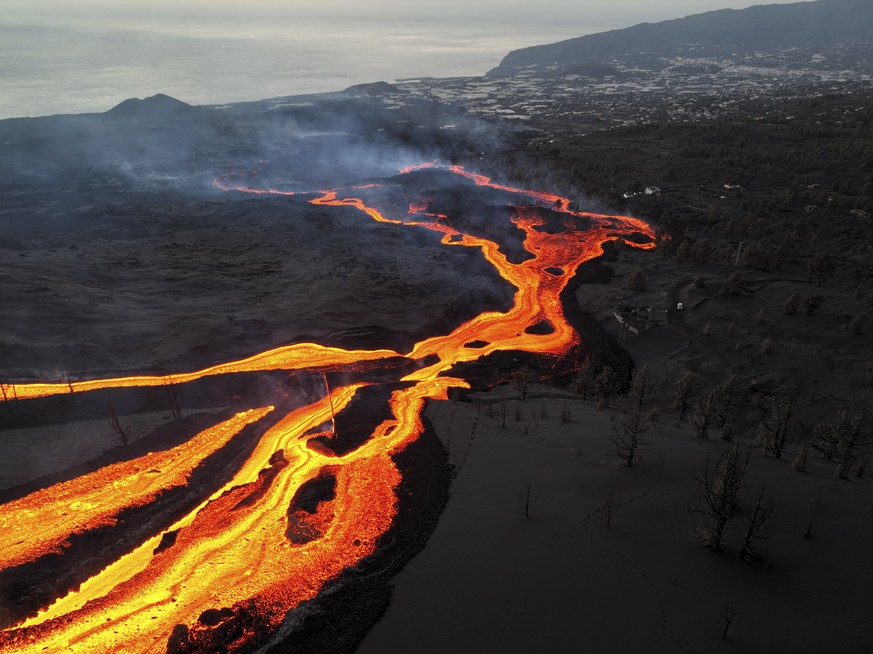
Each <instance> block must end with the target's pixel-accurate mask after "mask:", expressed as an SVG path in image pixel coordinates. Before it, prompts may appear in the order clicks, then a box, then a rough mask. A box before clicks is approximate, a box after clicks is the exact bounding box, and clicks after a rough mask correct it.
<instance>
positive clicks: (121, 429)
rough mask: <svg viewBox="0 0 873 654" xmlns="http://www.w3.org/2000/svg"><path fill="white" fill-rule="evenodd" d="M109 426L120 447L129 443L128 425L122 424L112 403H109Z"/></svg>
mask: <svg viewBox="0 0 873 654" xmlns="http://www.w3.org/2000/svg"><path fill="white" fill-rule="evenodd" d="M109 428H110V429H111V430H112V432H113V433H114V434H115V437H116V439H117V440H118V444H119V445H120V446H122V447H127V445H128V444H129V443H130V425H129V424H128V425H127V426H124V425H122V424H121V421H120V420H119V419H118V414H117V413H116V412H115V405H113V404H110V405H109Z"/></svg>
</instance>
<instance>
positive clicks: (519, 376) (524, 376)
mask: <svg viewBox="0 0 873 654" xmlns="http://www.w3.org/2000/svg"><path fill="white" fill-rule="evenodd" d="M536 379H537V375H536V373H535V372H534V371H533V369H532V368H531V367H530V366H522V367H521V368H520V369H519V370H517V371H515V372H514V373H512V380H511V384H512V387H513V388H514V389H515V390H516V391H517V392H518V397H519V399H521V401H522V402H523V401H524V400H526V399H527V394H528V393H529V392H530V387H531V385H532V384H533V383H534V382H535V381H536Z"/></svg>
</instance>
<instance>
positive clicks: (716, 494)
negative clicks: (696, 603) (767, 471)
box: [691, 443, 749, 552]
mask: <svg viewBox="0 0 873 654" xmlns="http://www.w3.org/2000/svg"><path fill="white" fill-rule="evenodd" d="M748 468H749V448H746V447H740V446H739V445H738V444H736V443H733V444H731V445H730V447H727V448H724V449H721V450H720V451H719V453H718V455H717V456H716V455H714V454H713V450H709V452H707V455H706V459H705V460H704V462H703V465H702V467H701V469H700V471H699V472H698V473H697V478H696V481H697V492H698V495H699V496H700V499H701V501H700V503H699V504H696V505H694V504H692V506H691V509H692V510H693V511H695V512H697V513H703V514H705V515H706V518H705V519H704V520H702V521H701V522H700V523H699V524H698V525H697V528H696V529H695V534H696V535H697V538H698V540H700V542H701V543H702V544H703V546H704V547H705V548H706V549H708V550H711V551H713V552H720V551H721V550H723V549H724V542H723V537H724V528H725V526H726V525H727V523H728V522H729V521H730V520H732V519H733V517H734V514H735V513H736V510H737V507H738V506H739V502H740V500H741V499H742V491H743V482H744V479H745V476H746V471H747V470H748Z"/></svg>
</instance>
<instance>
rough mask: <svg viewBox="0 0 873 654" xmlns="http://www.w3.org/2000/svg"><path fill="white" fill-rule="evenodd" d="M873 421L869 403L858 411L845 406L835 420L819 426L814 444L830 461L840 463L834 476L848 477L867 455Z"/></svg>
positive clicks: (817, 426)
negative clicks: (868, 406) (872, 422)
mask: <svg viewBox="0 0 873 654" xmlns="http://www.w3.org/2000/svg"><path fill="white" fill-rule="evenodd" d="M869 423H870V420H869V415H868V410H867V407H866V406H865V405H861V406H860V407H859V411H858V412H857V413H854V414H852V413H850V412H849V411H848V410H846V409H843V410H842V411H840V413H839V414H838V415H837V417H836V418H835V419H834V420H831V421H827V422H822V423H819V424H818V425H816V427H815V436H816V440H815V442H814V444H813V447H815V448H816V449H818V450H820V451H821V452H822V454H823V455H824V457H825V459H827V460H829V461H830V460H834V461H836V463H837V467H836V470H835V471H834V476H836V477H838V478H839V479H847V478H848V477H849V474H850V473H851V471H852V467H853V466H854V465H855V463H856V462H857V461H858V460H859V459H860V458H861V457H863V456H864V454H865V453H866V452H867V450H868V448H869V447H870V444H871V438H870V424H869Z"/></svg>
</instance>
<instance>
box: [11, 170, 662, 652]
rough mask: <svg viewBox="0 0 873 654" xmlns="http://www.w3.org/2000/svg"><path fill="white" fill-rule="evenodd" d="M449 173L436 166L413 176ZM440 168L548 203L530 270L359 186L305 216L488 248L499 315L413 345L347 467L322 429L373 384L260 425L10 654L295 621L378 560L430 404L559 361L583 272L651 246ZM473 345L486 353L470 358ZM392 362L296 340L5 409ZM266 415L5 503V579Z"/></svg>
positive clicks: (519, 218)
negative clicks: (165, 520) (535, 363)
mask: <svg viewBox="0 0 873 654" xmlns="http://www.w3.org/2000/svg"><path fill="white" fill-rule="evenodd" d="M437 166H438V164H437V163H436V162H433V163H430V164H424V165H422V166H413V167H410V168H408V169H404V170H403V171H402V172H403V173H404V174H410V173H413V172H414V171H415V170H419V169H421V168H424V167H437ZM443 170H445V171H446V174H454V175H455V176H457V177H459V178H461V179H462V180H468V181H465V182H463V183H470V182H472V183H473V184H475V185H478V186H483V187H488V188H491V189H494V190H499V191H502V192H505V193H509V194H514V195H516V196H519V197H521V198H526V199H527V200H528V201H530V200H534V201H537V202H540V203H542V205H543V207H542V208H537V207H530V206H528V207H517V208H516V209H515V213H514V217H513V218H512V222H513V223H514V225H515V226H516V227H517V228H518V229H520V230H522V232H523V233H524V235H525V240H524V247H525V249H526V250H527V251H528V252H529V253H530V254H531V255H532V256H531V257H530V258H529V259H527V260H525V261H523V262H521V263H512V262H510V261H509V260H507V257H506V256H505V255H504V254H503V253H502V252H501V251H500V247H499V245H498V244H497V243H495V242H493V241H491V240H488V239H486V238H482V237H479V236H474V235H471V234H466V233H462V232H460V231H458V230H457V229H455V228H454V227H453V226H452V224H451V223H450V220H449V218H448V217H447V216H445V215H441V214H436V213H429V212H428V209H429V207H428V201H427V200H424V199H416V200H415V201H413V202H411V203H410V204H409V208H408V212H407V213H406V214H405V215H404V216H402V217H392V216H388V215H385V213H383V211H381V210H379V209H377V208H375V207H372V206H369V205H368V204H367V203H366V202H365V200H364V199H361V198H358V197H350V196H347V195H346V193H347V192H349V191H350V190H351V189H349V188H347V189H333V190H329V191H323V192H321V193H319V194H316V195H315V196H314V197H311V199H309V202H311V203H312V204H314V205H319V206H325V207H347V208H352V209H355V210H357V211H359V212H361V213H362V214H363V215H365V216H367V217H368V218H369V219H371V220H375V221H379V222H383V223H387V224H391V225H396V226H398V228H400V227H414V228H423V229H428V230H431V231H433V232H436V233H438V234H441V235H442V236H441V239H442V242H443V243H444V244H445V245H447V246H452V247H472V248H478V249H480V250H481V252H482V254H483V256H484V257H485V259H486V260H487V261H488V262H489V263H490V264H491V265H493V266H494V268H495V269H496V270H497V272H498V273H499V274H500V275H501V276H502V277H503V279H505V280H506V281H507V282H508V283H510V284H511V285H512V286H513V287H514V288H515V289H516V290H515V295H514V301H513V305H512V307H511V308H510V309H509V310H507V311H505V312H495V311H490V312H483V313H481V314H479V315H477V316H476V317H474V318H472V319H471V320H469V321H467V322H465V323H464V324H462V325H460V326H458V327H457V328H455V329H454V330H453V331H451V332H450V333H448V334H444V335H440V336H434V337H431V338H426V339H423V340H421V341H420V342H418V343H417V344H416V345H415V346H414V348H413V349H412V351H411V352H410V353H409V354H407V355H406V357H407V358H408V359H410V360H415V361H419V362H424V361H425V359H427V362H426V365H422V366H421V367H419V368H418V369H417V370H415V371H414V372H412V373H409V374H407V375H406V376H405V377H403V379H402V380H401V381H403V382H407V383H406V384H405V385H404V386H403V388H401V389H400V390H395V391H394V392H393V394H392V395H391V398H390V401H389V404H390V409H391V414H392V417H391V418H390V419H388V420H385V421H384V422H382V423H381V424H380V425H378V426H377V427H376V429H375V430H374V432H373V434H372V435H371V437H370V438H369V439H368V440H366V441H365V442H364V443H363V445H360V446H359V447H357V448H356V449H353V450H352V451H350V452H348V453H346V454H343V455H336V454H333V453H331V452H330V451H329V450H327V449H326V448H324V447H321V446H317V445H315V444H313V443H312V442H311V441H312V439H314V438H316V437H321V438H324V437H327V438H330V437H331V434H330V433H322V432H319V431H318V429H320V428H321V429H323V425H325V424H330V423H331V421H332V417H333V414H334V412H336V413H341V412H343V411H344V410H345V409H346V408H347V407H348V405H349V403H350V402H352V400H353V399H354V398H355V396H356V394H357V393H358V391H359V390H360V389H361V388H363V386H364V384H357V385H350V386H343V387H339V388H333V389H331V392H330V394H329V395H328V396H326V397H324V398H322V399H320V400H318V401H316V402H313V403H311V404H309V405H307V406H303V407H301V408H298V409H296V410H294V411H292V412H290V413H289V414H287V415H285V416H283V417H281V418H280V419H279V420H278V422H276V423H275V424H274V425H273V426H272V427H270V428H269V429H266V431H265V432H264V434H263V435H262V436H261V437H260V440H259V442H258V444H257V445H256V447H255V449H254V451H253V452H252V454H251V455H250V456H249V458H248V459H247V461H246V462H245V463H244V464H243V465H242V467H241V468H240V469H239V470H238V471H237V472H236V473H235V475H234V477H233V479H232V480H231V481H229V482H228V483H227V484H225V485H224V486H223V487H222V488H221V489H219V490H218V491H217V492H215V493H214V494H213V495H212V496H211V497H209V498H207V499H206V500H204V501H203V502H202V503H201V504H200V505H199V506H198V507H196V508H195V509H194V510H192V511H189V512H187V513H185V514H184V515H181V516H179V517H178V519H176V521H175V523H174V524H173V525H172V526H171V527H170V528H169V529H166V530H164V531H162V532H161V533H158V534H155V535H154V536H153V537H152V538H150V539H149V540H148V541H146V542H143V543H141V544H139V545H138V546H137V547H136V548H134V549H132V550H131V551H130V552H128V553H127V554H126V555H124V556H123V557H121V558H119V559H118V560H116V561H114V562H111V563H109V565H108V566H107V567H106V568H105V569H104V570H103V571H101V572H100V573H98V574H96V575H94V576H93V577H92V578H90V579H88V580H87V581H86V582H84V583H83V584H82V586H81V587H80V588H79V589H78V590H76V591H73V592H70V593H69V594H67V595H66V596H64V597H59V598H58V599H57V600H56V601H55V602H54V603H53V604H51V605H50V606H46V607H44V608H43V609H42V610H41V611H40V612H39V613H38V614H37V615H34V616H31V617H29V618H28V619H26V620H25V621H23V622H22V623H21V624H18V625H16V626H15V627H12V628H10V629H7V630H5V631H3V632H0V651H3V652H61V651H64V652H68V651H72V652H110V651H118V652H156V651H166V648H167V642H168V640H169V638H170V637H171V634H175V635H174V637H178V635H179V633H182V634H183V635H184V637H185V638H187V639H188V641H189V643H191V644H192V645H191V646H192V647H194V648H195V649H197V651H207V650H208V648H209V647H210V645H208V644H207V643H208V642H209V641H208V636H209V633H208V632H209V627H208V626H207V625H205V624H204V623H203V622H201V621H199V620H198V618H199V616H201V614H203V612H204V611H207V610H209V609H223V608H229V609H232V610H234V611H235V612H236V613H237V614H246V615H249V616H250V617H251V616H252V615H254V616H255V617H256V618H257V619H256V620H254V618H253V621H252V622H251V624H255V625H256V626H255V627H251V626H250V627H248V628H247V629H248V630H246V629H243V630H242V632H240V633H239V634H237V636H236V640H234V642H231V643H224V644H223V646H224V647H226V648H227V649H226V651H236V650H237V649H238V648H239V647H242V646H243V645H245V644H246V643H247V642H248V641H249V640H251V639H254V638H255V637H256V636H259V635H263V634H258V633H255V632H256V631H258V630H268V631H269V630H272V629H275V628H276V627H278V625H279V624H280V623H281V621H282V620H283V618H284V616H285V615H286V613H287V612H288V611H289V610H290V609H292V608H294V607H295V606H297V605H298V604H299V603H300V602H301V601H303V600H307V599H311V598H313V597H315V596H316V595H317V594H318V593H319V591H320V590H321V589H322V588H323V586H324V585H325V584H326V583H327V582H329V581H330V580H332V579H335V578H336V577H337V576H338V575H339V574H340V573H341V572H342V571H343V570H344V569H345V568H346V567H348V566H351V565H355V564H357V563H358V562H360V561H361V560H362V559H363V558H364V557H366V556H367V555H369V554H371V553H372V552H373V551H374V550H375V548H376V547H377V544H378V541H379V538H380V537H381V536H382V535H383V534H384V533H385V532H386V531H387V530H388V529H389V527H390V526H391V524H392V523H393V520H394V517H395V514H396V502H397V497H396V492H395V490H396V488H397V485H398V484H399V482H400V473H399V471H398V470H397V468H396V466H395V464H394V462H393V460H392V458H391V457H392V455H393V454H396V453H397V452H399V451H401V450H402V449H403V448H404V447H406V446H407V445H408V444H409V443H411V442H413V441H414V440H415V439H416V438H418V436H419V435H420V434H421V431H422V429H423V426H422V419H421V415H422V411H423V410H424V406H425V402H426V401H427V400H434V399H445V398H446V397H447V393H448V390H449V389H450V388H466V387H469V385H468V383H467V382H466V381H465V380H464V379H461V378H460V377H458V376H452V369H453V368H454V367H455V366H456V365H457V364H459V363H464V362H471V361H475V360H477V359H480V358H482V357H484V356H487V355H489V354H491V353H493V352H497V351H501V350H504V351H505V350H521V351H526V352H531V353H536V354H540V355H549V356H559V355H561V354H562V353H565V352H566V351H567V350H568V349H569V348H570V347H572V346H574V345H576V344H577V343H578V342H579V335H578V334H577V333H576V332H575V330H574V329H573V328H572V326H571V325H570V324H569V323H568V322H567V320H566V318H565V316H564V310H563V306H562V304H561V300H560V294H561V291H563V289H564V288H565V287H566V285H567V283H568V282H569V280H570V279H571V278H572V277H573V275H574V274H575V272H576V269H577V268H578V266H579V265H580V264H581V263H583V262H585V261H587V260H589V259H591V258H593V257H596V256H598V255H600V254H601V253H602V246H603V244H604V243H605V242H607V241H610V240H616V239H619V238H622V236H621V235H622V234H625V233H627V232H640V233H642V234H644V235H645V236H647V237H649V238H652V237H653V236H654V234H653V232H652V230H651V228H650V227H649V226H648V225H647V224H646V223H644V222H643V221H640V220H637V219H634V218H629V217H623V216H607V215H600V214H592V213H585V212H576V211H571V210H570V206H571V203H570V202H569V200H568V199H567V198H564V197H561V196H557V195H553V194H549V193H543V192H538V191H528V190H523V189H516V188H513V187H510V186H506V185H500V184H495V183H493V182H492V181H491V180H490V179H489V178H487V177H484V176H482V175H477V174H474V173H470V172H467V171H466V170H464V169H463V168H462V167H460V166H451V167H449V168H445V169H443ZM234 177H235V176H234V175H224V176H221V177H218V178H216V180H215V185H216V186H217V187H218V188H222V189H225V190H232V191H237V192H244V193H252V194H273V195H293V193H290V192H284V191H277V190H271V189H255V188H251V187H249V186H244V185H236V184H234V182H233V180H234ZM374 187H375V185H368V186H366V187H352V188H359V189H370V188H374ZM543 208H545V209H548V210H549V211H551V212H556V213H558V214H562V215H563V218H562V219H564V230H563V231H560V232H558V233H555V230H554V229H551V230H540V229H538V227H542V226H543V225H544V224H545V220H546V219H545V218H544V216H543V210H542V209H543ZM581 219H584V223H585V224H584V226H583V225H582V222H583V220H581ZM632 244H633V243H632ZM638 247H652V245H651V244H650V243H645V244H643V245H639V246H638ZM544 321H545V322H548V324H549V325H550V326H551V327H552V329H551V330H550V331H549V332H548V333H546V334H540V333H536V334H532V333H528V330H529V329H530V328H531V327H533V326H535V325H538V324H540V323H542V322H544ZM473 341H477V342H478V343H484V345H483V346H482V347H476V348H472V347H467V345H466V344H469V343H471V342H473ZM397 356H399V355H398V354H397V353H396V352H394V351H392V350H390V349H383V350H343V349H341V348H334V347H326V346H322V345H318V344H314V343H301V344H296V345H290V346H285V347H280V348H276V349H273V350H269V351H267V352H262V353H260V354H256V355H254V356H251V357H248V358H246V359H242V360H239V361H233V362H227V363H220V364H217V365H215V366H211V367H209V368H206V369H203V370H199V371H195V372H188V373H177V374H171V375H165V376H138V377H124V378H112V379H94V380H84V381H73V382H71V383H70V384H68V383H66V382H64V383H38V384H33V383H16V384H14V385H13V386H11V387H7V390H8V391H9V393H8V395H9V397H12V396H13V395H14V396H15V397H17V398H18V400H19V401H21V400H26V399H28V398H36V397H43V396H48V395H57V394H63V393H70V392H73V393H82V392H88V391H92V390H96V389H100V388H109V387H143V386H159V385H161V384H167V383H173V384H181V383H186V382H190V381H193V380H196V379H199V378H202V377H205V376H210V375H226V374H233V373H239V372H251V371H266V370H323V369H343V368H345V369H354V368H355V366H359V365H360V364H362V363H364V362H368V363H373V362H380V361H387V360H388V359H391V358H394V357H397ZM271 411H273V408H272V407H267V408H261V409H251V410H250V411H246V412H243V413H240V414H238V415H236V416H234V417H233V418H231V419H230V420H227V421H225V422H222V423H220V424H218V425H216V426H214V427H212V428H210V429H207V430H204V431H203V432H201V433H200V434H198V435H197V436H195V437H194V438H192V439H191V440H189V441H188V442H186V443H184V444H183V445H180V446H178V447H176V448H173V449H172V450H168V451H166V452H159V453H155V454H149V455H147V456H146V457H141V458H140V459H135V460H132V461H128V462H124V463H118V464H114V465H111V466H107V467H104V468H102V469H100V470H98V471H96V472H94V473H91V474H89V475H85V476H82V477H79V478H77V479H73V480H71V481H68V482H64V483H63V484H58V485H56V486H52V487H50V488H47V489H44V490H41V491H37V492H35V493H33V494H31V495H28V496H26V497H24V498H22V499H20V500H16V501H15V502H10V503H8V504H6V505H2V506H0V526H2V528H3V530H2V532H0V565H2V567H3V568H4V569H5V568H13V567H15V566H19V565H21V564H24V563H27V562H29V561H35V560H37V559H39V557H41V556H43V555H45V554H46V553H48V552H62V551H63V549H64V545H65V542H66V540H67V539H68V538H69V537H70V536H71V535H73V534H81V533H85V532H87V531H90V530H94V529H97V528H98V527H102V526H111V525H112V524H114V520H115V516H117V515H118V513H119V512H120V511H121V510H122V509H124V508H126V507H132V506H139V505H142V504H144V503H148V502H150V501H152V500H153V499H154V498H155V496H156V495H157V494H159V493H161V492H163V491H165V490H167V489H170V488H173V487H178V486H180V485H184V484H185V483H186V481H187V479H188V476H189V475H190V474H191V471H192V470H193V469H194V468H196V467H197V465H198V464H199V463H200V462H201V461H203V459H204V458H205V457H206V456H208V455H209V454H211V453H213V452H215V451H216V450H218V449H220V448H221V447H222V446H224V445H225V444H226V443H227V442H228V441H229V440H230V438H232V437H233V435H234V434H236V433H238V432H239V431H240V430H241V429H243V428H244V427H245V426H246V425H249V424H253V423H256V422H257V421H259V420H261V419H262V418H264V416H265V415H266V414H267V413H269V412H271ZM325 474H327V475H330V476H331V477H332V478H333V479H334V480H335V487H334V493H333V497H332V499H325V500H322V501H320V502H319V503H318V506H317V507H316V510H315V511H314V512H313V513H312V514H306V513H305V512H302V513H301V511H299V510H298V511H296V512H292V511H291V510H290V508H289V503H290V502H291V500H292V498H293V497H294V496H295V493H296V492H297V489H299V488H301V486H303V485H304V484H306V483H307V482H309V481H311V480H314V479H316V478H318V477H319V476H320V475H325ZM292 515H293V516H294V517H293V518H292V517H290V516H292ZM295 525H296V526H297V527H300V526H301V525H302V526H303V527H305V528H304V532H305V535H306V537H305V538H303V537H301V538H291V537H289V535H288V532H289V530H291V531H293V529H294V528H295ZM171 532H172V533H173V534H175V540H174V541H173V542H172V544H171V545H170V546H169V547H165V548H157V545H158V544H159V543H160V542H161V539H162V538H164V536H165V535H166V534H169V533H171ZM156 548H157V550H156ZM180 625H181V627H180ZM180 628H181V632H180V631H179V630H180ZM198 648H199V649H198ZM209 651H211V650H209Z"/></svg>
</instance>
